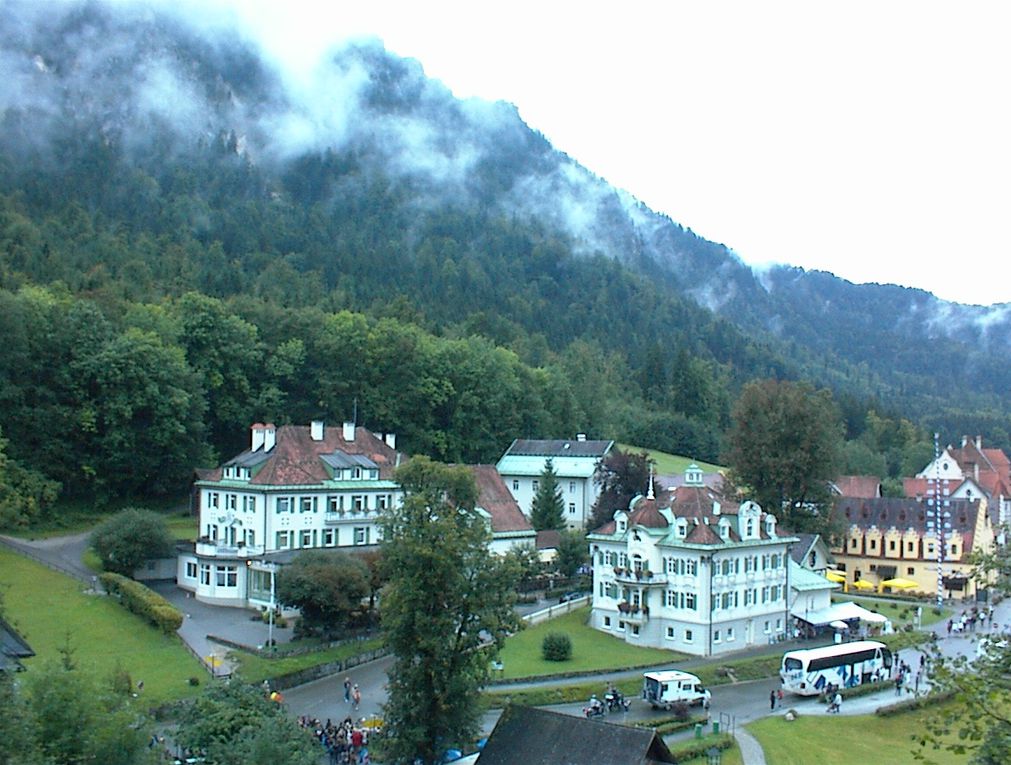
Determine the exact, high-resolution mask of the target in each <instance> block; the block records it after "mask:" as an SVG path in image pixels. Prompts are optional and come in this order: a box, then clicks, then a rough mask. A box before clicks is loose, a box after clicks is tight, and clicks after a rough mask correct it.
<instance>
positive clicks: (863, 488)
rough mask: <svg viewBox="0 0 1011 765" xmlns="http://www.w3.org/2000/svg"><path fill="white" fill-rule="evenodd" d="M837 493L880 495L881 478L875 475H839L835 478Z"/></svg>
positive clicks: (852, 495)
mask: <svg viewBox="0 0 1011 765" xmlns="http://www.w3.org/2000/svg"><path fill="white" fill-rule="evenodd" d="M835 485H836V486H838V487H839V493H840V494H841V495H842V496H844V497H865V498H867V499H870V498H871V497H880V496H881V479H880V478H878V477H877V476H875V475H841V476H839V477H838V478H837V479H836V480H835Z"/></svg>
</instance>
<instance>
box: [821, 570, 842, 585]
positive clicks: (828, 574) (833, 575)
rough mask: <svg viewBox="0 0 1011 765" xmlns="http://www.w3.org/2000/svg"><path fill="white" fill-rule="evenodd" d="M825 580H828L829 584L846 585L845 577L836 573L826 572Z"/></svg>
mask: <svg viewBox="0 0 1011 765" xmlns="http://www.w3.org/2000/svg"><path fill="white" fill-rule="evenodd" d="M825 578H826V579H828V580H829V581H830V582H836V583H837V584H845V583H846V575H845V574H840V573H839V572H837V571H826V572H825Z"/></svg>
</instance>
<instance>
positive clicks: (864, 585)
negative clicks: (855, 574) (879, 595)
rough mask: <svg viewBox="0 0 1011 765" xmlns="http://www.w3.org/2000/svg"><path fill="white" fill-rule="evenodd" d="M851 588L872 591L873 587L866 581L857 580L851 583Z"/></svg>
mask: <svg viewBox="0 0 1011 765" xmlns="http://www.w3.org/2000/svg"><path fill="white" fill-rule="evenodd" d="M853 586H854V587H856V588H857V589H858V590H873V589H874V585H873V584H871V583H870V582H868V581H867V580H866V579H857V580H856V581H855V582H853Z"/></svg>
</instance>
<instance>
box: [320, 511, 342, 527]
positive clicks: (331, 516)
mask: <svg viewBox="0 0 1011 765" xmlns="http://www.w3.org/2000/svg"><path fill="white" fill-rule="evenodd" d="M345 517H346V515H345V511H344V510H338V511H337V512H335V513H330V512H327V513H324V515H323V523H328V524H330V525H331V526H332V525H333V524H335V523H341V522H343V521H344V518H345Z"/></svg>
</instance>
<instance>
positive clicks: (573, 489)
mask: <svg viewBox="0 0 1011 765" xmlns="http://www.w3.org/2000/svg"><path fill="white" fill-rule="evenodd" d="M575 493H576V482H575V481H569V494H575Z"/></svg>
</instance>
